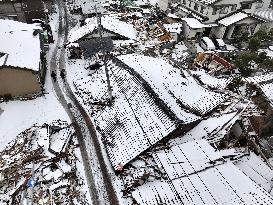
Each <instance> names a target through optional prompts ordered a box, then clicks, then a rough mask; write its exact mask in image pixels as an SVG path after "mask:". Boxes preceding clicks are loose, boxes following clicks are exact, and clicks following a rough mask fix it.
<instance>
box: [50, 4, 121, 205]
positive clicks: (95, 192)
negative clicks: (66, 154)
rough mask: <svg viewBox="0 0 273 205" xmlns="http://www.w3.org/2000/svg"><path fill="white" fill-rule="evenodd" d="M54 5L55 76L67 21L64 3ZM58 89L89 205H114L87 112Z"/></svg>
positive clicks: (60, 64) (61, 61)
mask: <svg viewBox="0 0 273 205" xmlns="http://www.w3.org/2000/svg"><path fill="white" fill-rule="evenodd" d="M56 4H57V6H58V8H59V26H58V36H57V43H56V45H55V47H54V50H53V53H52V56H51V59H50V73H51V72H52V71H54V72H55V73H56V74H57V73H58V71H60V70H61V69H65V48H64V46H63V45H64V44H65V42H66V40H67V35H68V20H67V8H66V5H65V3H64V1H63V0H57V1H56ZM55 40H56V39H55ZM61 85H62V82H60V79H59V78H57V81H56V82H53V86H54V90H55V92H56V94H57V96H58V98H59V99H58V100H59V101H60V103H61V104H62V106H63V107H64V109H65V110H66V112H67V114H68V115H69V117H70V119H71V121H72V123H73V126H74V128H75V132H76V135H77V138H78V141H79V144H80V151H81V155H82V158H83V160H82V161H83V165H84V171H85V176H86V179H87V183H88V187H89V193H90V197H91V201H92V204H94V205H100V204H111V205H116V204H117V205H118V204H119V202H118V199H117V196H116V192H115V190H114V188H113V185H112V180H111V175H110V173H109V171H108V169H107V165H106V163H105V161H104V158H103V154H102V150H101V145H100V143H99V141H98V137H97V134H96V129H95V126H94V124H93V123H92V120H91V119H90V117H89V115H88V114H87V112H86V111H85V110H84V109H83V107H82V106H81V104H80V103H79V101H78V100H77V98H76V97H75V95H74V93H73V92H72V90H71V88H70V86H69V84H68V83H64V87H65V90H66V91H65V92H64V91H63V90H62V89H61ZM65 96H66V97H68V98H69V99H70V101H69V103H68V101H67V100H66V98H65ZM86 139H88V140H89V141H91V142H92V143H93V147H94V150H95V152H96V153H95V154H94V153H93V155H92V153H90V152H89V153H88V150H89V149H87V147H88V146H89V145H88V144H87V142H86ZM90 155H91V156H92V159H95V160H97V161H98V163H97V164H98V166H99V167H96V169H95V170H100V173H94V171H92V170H94V168H93V167H92V168H93V169H92V168H91V166H94V164H92V162H91V159H90ZM98 174H99V175H100V176H101V177H102V181H103V183H104V184H100V185H98V184H97V185H96V176H97V175H98ZM103 188H104V189H105V190H106V194H103V196H101V195H102V194H101V190H103ZM99 195H100V197H99ZM105 195H106V196H105ZM102 198H103V200H102Z"/></svg>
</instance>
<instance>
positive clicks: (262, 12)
mask: <svg viewBox="0 0 273 205" xmlns="http://www.w3.org/2000/svg"><path fill="white" fill-rule="evenodd" d="M253 15H254V16H257V17H259V18H261V19H264V20H267V21H271V22H272V21H273V10H272V9H258V10H256V11H254V13H253Z"/></svg>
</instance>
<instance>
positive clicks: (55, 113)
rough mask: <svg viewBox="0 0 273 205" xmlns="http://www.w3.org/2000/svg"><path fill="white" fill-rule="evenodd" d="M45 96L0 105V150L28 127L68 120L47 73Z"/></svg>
mask: <svg viewBox="0 0 273 205" xmlns="http://www.w3.org/2000/svg"><path fill="white" fill-rule="evenodd" d="M45 92H47V93H48V94H45V96H42V97H39V98H37V99H34V100H28V101H9V102H3V103H0V106H1V108H2V109H3V110H4V112H3V113H2V114H1V115H0V150H2V149H4V148H5V146H7V144H8V143H9V142H11V141H12V140H14V139H15V137H16V136H17V135H18V134H19V133H21V132H22V131H24V130H26V129H28V128H29V127H31V126H33V125H34V124H36V125H42V124H44V123H51V122H52V121H54V120H58V119H61V120H63V121H68V122H70V119H69V117H68V115H67V113H66V112H65V110H64V109H63V107H62V105H61V104H60V103H59V101H58V98H57V96H56V94H55V92H54V89H53V85H52V82H51V79H50V74H49V72H48V73H47V78H46V83H45Z"/></svg>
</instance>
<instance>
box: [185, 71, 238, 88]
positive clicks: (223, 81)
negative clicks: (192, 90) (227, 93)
mask: <svg viewBox="0 0 273 205" xmlns="http://www.w3.org/2000/svg"><path fill="white" fill-rule="evenodd" d="M190 72H191V74H192V75H193V76H194V77H195V78H197V79H198V80H199V81H200V82H202V84H204V85H207V86H209V87H210V88H214V89H218V90H224V89H225V88H226V87H227V86H228V85H229V83H231V81H232V79H233V78H232V77H229V78H216V77H214V76H211V75H209V74H207V73H206V72H204V71H190Z"/></svg>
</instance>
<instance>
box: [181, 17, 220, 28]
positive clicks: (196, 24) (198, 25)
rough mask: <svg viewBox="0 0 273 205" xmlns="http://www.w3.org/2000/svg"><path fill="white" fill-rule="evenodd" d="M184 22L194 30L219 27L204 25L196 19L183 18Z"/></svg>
mask: <svg viewBox="0 0 273 205" xmlns="http://www.w3.org/2000/svg"><path fill="white" fill-rule="evenodd" d="M182 20H183V21H185V22H186V23H187V25H188V26H189V27H190V28H193V29H198V28H207V27H213V26H217V24H203V23H202V22H200V21H199V20H197V19H196V18H182Z"/></svg>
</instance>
